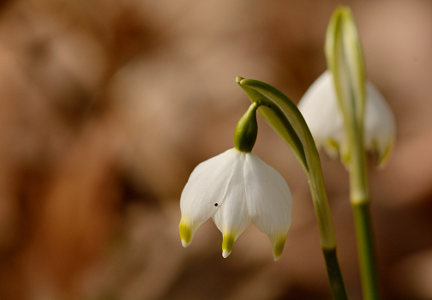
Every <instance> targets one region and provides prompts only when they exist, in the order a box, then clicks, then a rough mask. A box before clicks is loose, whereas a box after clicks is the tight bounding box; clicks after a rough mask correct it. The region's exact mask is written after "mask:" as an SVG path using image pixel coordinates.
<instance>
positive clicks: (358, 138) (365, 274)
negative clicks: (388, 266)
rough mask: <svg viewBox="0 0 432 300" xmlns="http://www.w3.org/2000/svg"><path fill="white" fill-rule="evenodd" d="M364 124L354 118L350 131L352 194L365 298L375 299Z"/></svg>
mask: <svg viewBox="0 0 432 300" xmlns="http://www.w3.org/2000/svg"><path fill="white" fill-rule="evenodd" d="M359 124H360V126H359ZM361 125H362V124H361V123H360V122H358V121H357V120H355V118H353V120H352V123H351V127H350V128H349V129H350V130H349V132H348V136H349V137H350V158H351V162H350V165H349V171H350V198H351V205H352V208H353V213H354V224H355V230H356V237H357V249H358V256H359V265H360V275H361V281H362V288H363V298H364V299H367V300H376V299H379V288H378V277H377V271H376V262H375V254H374V242H373V234H372V223H371V216H370V209H369V206H370V196H369V186H368V180H367V166H366V153H365V150H364V143H363V126H361Z"/></svg>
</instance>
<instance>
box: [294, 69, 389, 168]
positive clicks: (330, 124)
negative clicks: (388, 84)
mask: <svg viewBox="0 0 432 300" xmlns="http://www.w3.org/2000/svg"><path fill="white" fill-rule="evenodd" d="M298 107H299V109H300V111H301V113H302V114H303V116H304V118H305V120H306V123H307V124H308V126H309V128H310V130H311V132H312V135H313V137H314V139H315V142H316V143H317V146H318V147H320V146H323V147H324V148H325V150H326V152H327V153H328V154H329V155H330V156H333V157H334V156H336V155H337V154H338V151H340V153H341V157H342V160H343V161H344V162H345V163H346V162H347V160H348V159H349V158H348V149H347V141H346V140H345V129H344V125H343V119H342V113H341V111H340V109H339V107H338V102H337V99H336V93H335V88H334V84H333V78H332V74H331V72H330V71H328V70H327V71H325V72H324V73H323V74H322V75H321V76H320V77H318V79H317V80H316V81H315V82H314V83H313V84H312V85H311V86H310V87H309V89H308V90H307V91H306V93H305V95H304V96H303V98H302V99H301V100H300V102H299V104H298ZM394 136H395V120H394V117H393V114H392V112H391V110H390V108H389V106H388V104H387V103H386V101H385V100H384V97H383V96H382V95H381V94H380V93H379V92H378V90H377V89H376V88H375V87H374V86H373V85H372V84H371V83H369V82H367V83H366V103H365V113H364V143H365V148H366V149H367V150H370V151H376V152H377V153H378V161H379V163H380V164H382V163H384V162H385V160H386V159H387V158H388V156H389V154H390V152H391V149H392V146H393V142H394Z"/></svg>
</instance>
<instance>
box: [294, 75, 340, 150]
mask: <svg viewBox="0 0 432 300" xmlns="http://www.w3.org/2000/svg"><path fill="white" fill-rule="evenodd" d="M332 80H333V79H332V75H331V73H330V71H328V70H327V71H325V72H324V73H323V74H322V75H321V76H320V77H318V79H317V80H315V82H314V83H313V84H312V85H311V86H310V87H309V89H308V90H307V91H306V93H305V94H304V96H303V97H302V99H301V100H300V102H299V104H298V108H299V110H300V111H301V113H302V115H303V117H304V118H305V120H306V123H307V125H308V126H309V129H310V131H311V132H312V135H313V137H314V140H315V143H316V144H317V146H318V147H321V146H324V147H325V150H326V151H327V153H328V154H329V155H330V156H335V154H337V152H338V151H339V150H340V148H341V147H344V144H343V141H344V136H345V134H344V127H343V119H342V113H341V112H340V110H339V106H338V103H337V101H336V94H335V89H334V87H333V81H332Z"/></svg>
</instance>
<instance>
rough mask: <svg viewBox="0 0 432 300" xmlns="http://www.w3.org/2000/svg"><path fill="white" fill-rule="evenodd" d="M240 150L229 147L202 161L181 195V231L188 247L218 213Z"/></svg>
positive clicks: (183, 242)
mask: <svg viewBox="0 0 432 300" xmlns="http://www.w3.org/2000/svg"><path fill="white" fill-rule="evenodd" d="M239 155H240V153H239V152H238V151H237V150H235V149H229V150H227V151H225V152H224V153H222V154H219V155H217V156H215V157H213V158H210V159H209V160H206V161H204V162H202V163H200V164H199V165H198V166H197V167H196V168H195V169H194V170H193V172H192V174H191V175H190V177H189V180H188V182H187V183H186V186H185V187H184V189H183V192H182V194H181V197H180V209H181V213H182V219H181V221H180V225H179V230H180V237H181V238H182V244H183V245H184V246H187V245H188V244H189V243H190V242H191V240H192V238H193V235H194V233H195V231H196V230H197V229H198V227H199V226H200V225H201V224H202V223H203V222H205V221H206V220H207V219H208V218H210V217H211V216H212V215H213V214H215V213H216V210H217V209H218V206H215V204H218V203H219V202H220V201H221V199H222V198H223V195H224V190H226V188H227V186H228V184H229V182H230V177H231V176H232V173H233V171H234V170H235V167H234V166H235V163H236V162H237V161H238V158H239Z"/></svg>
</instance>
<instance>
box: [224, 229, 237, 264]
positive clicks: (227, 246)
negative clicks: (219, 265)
mask: <svg viewBox="0 0 432 300" xmlns="http://www.w3.org/2000/svg"><path fill="white" fill-rule="evenodd" d="M234 242H235V236H234V235H232V234H230V233H228V234H224V235H223V241H222V256H223V258H227V257H228V256H229V255H230V254H231V250H232V248H233V247H234Z"/></svg>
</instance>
